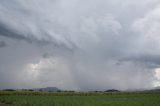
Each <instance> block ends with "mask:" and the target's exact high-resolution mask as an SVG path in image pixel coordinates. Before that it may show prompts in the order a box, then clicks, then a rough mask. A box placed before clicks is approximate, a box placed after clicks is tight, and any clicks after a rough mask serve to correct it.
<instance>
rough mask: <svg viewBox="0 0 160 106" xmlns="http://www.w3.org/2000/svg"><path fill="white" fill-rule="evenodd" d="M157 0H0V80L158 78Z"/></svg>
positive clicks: (135, 82) (137, 83)
mask: <svg viewBox="0 0 160 106" xmlns="http://www.w3.org/2000/svg"><path fill="white" fill-rule="evenodd" d="M159 11H160V2H159V1H158V0H145V1H144V0H142V1H138V0H135V1H130V0H108V1H106V0H100V1H94V2H93V1H91V0H85V1H82V0H68V1H65V0H45V1H44V0H27V1H24V0H12V1H10V0H1V1H0V39H1V40H0V88H34V87H42V86H43V87H45V86H56V87H59V88H61V89H72V90H83V91H86V90H106V89H112V88H114V89H120V90H126V89H140V88H152V87H153V86H158V82H159V78H158V77H157V76H159V74H157V73H159V72H158V71H157V70H159V68H160V66H159V65H160V61H159V56H160V55H159V53H160V46H159V39H160V37H159V34H160V32H159V27H160V21H159V19H160V14H159Z"/></svg>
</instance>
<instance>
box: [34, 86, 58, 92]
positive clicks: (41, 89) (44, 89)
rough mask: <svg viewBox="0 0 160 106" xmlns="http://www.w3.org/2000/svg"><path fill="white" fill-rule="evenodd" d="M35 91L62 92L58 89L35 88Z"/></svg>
mask: <svg viewBox="0 0 160 106" xmlns="http://www.w3.org/2000/svg"><path fill="white" fill-rule="evenodd" d="M33 90H35V91H48V92H58V91H61V90H60V89H59V88H57V87H46V88H35V89H33Z"/></svg>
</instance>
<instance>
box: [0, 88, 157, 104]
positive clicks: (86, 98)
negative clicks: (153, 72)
mask: <svg viewBox="0 0 160 106" xmlns="http://www.w3.org/2000/svg"><path fill="white" fill-rule="evenodd" d="M0 95H1V96H0V102H1V103H2V102H3V103H7V104H13V105H14V106H160V93H103V92H90V93H82V92H79V93H73V92H57V93H50V92H29V91H25V92H24V91H23V92H22V91H18V92H17V91H12V92H9V91H7V92H6V91H5V92H4V91H0Z"/></svg>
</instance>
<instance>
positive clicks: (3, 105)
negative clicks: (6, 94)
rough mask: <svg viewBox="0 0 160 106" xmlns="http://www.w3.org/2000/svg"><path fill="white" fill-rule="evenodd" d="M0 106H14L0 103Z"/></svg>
mask: <svg viewBox="0 0 160 106" xmlns="http://www.w3.org/2000/svg"><path fill="white" fill-rule="evenodd" d="M0 106H13V105H9V104H4V103H0Z"/></svg>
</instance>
